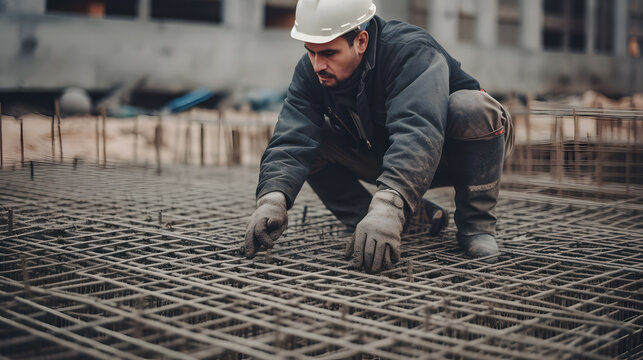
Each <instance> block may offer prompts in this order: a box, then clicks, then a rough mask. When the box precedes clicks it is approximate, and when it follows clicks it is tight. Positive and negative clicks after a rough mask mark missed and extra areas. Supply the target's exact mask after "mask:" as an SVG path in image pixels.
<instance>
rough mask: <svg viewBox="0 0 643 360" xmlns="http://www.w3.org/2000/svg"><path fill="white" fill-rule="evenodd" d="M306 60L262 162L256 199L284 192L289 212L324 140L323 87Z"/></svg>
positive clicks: (301, 63)
mask: <svg viewBox="0 0 643 360" xmlns="http://www.w3.org/2000/svg"><path fill="white" fill-rule="evenodd" d="M310 67H311V65H310V61H309V60H308V58H307V56H304V57H303V58H302V59H301V60H300V61H299V63H298V64H297V67H296V68H295V73H294V75H293V78H292V81H291V83H290V86H289V88H288V91H287V95H286V100H285V101H284V104H283V107H282V109H281V112H280V113H279V118H278V120H277V125H276V126H275V131H274V134H273V136H272V138H271V140H270V142H269V143H268V147H267V148H266V150H265V152H264V154H263V156H262V158H261V168H260V172H259V184H258V186H257V193H256V195H257V198H259V197H261V196H262V195H264V194H266V193H269V192H272V191H281V192H282V193H284V195H286V202H287V205H288V208H290V207H291V206H292V204H293V202H294V201H295V198H296V197H297V194H298V193H299V190H301V187H302V185H303V184H304V182H305V181H306V179H307V177H308V173H309V170H310V164H311V162H312V161H313V160H314V158H315V156H316V154H317V149H318V148H319V145H320V144H321V141H322V137H323V132H322V130H323V124H324V119H323V115H322V114H323V113H322V110H321V105H320V104H321V102H322V101H323V100H322V99H323V96H322V93H321V86H320V85H319V84H318V83H317V82H316V79H315V78H314V74H312V72H311V71H310Z"/></svg>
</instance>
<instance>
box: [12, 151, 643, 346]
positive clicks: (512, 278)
mask: <svg viewBox="0 0 643 360" xmlns="http://www.w3.org/2000/svg"><path fill="white" fill-rule="evenodd" d="M255 184H256V172H255V171H254V170H252V169H246V168H229V169H196V168H191V167H171V168H167V169H164V173H163V175H162V176H157V175H156V173H155V171H154V170H153V169H146V168H143V167H130V166H126V165H123V164H119V165H118V166H113V165H112V166H108V167H107V168H98V167H94V166H90V165H83V164H81V165H80V166H77V167H76V166H72V165H52V164H46V163H37V164H35V166H34V176H33V177H32V176H31V172H30V169H29V168H24V169H16V170H13V171H11V170H3V171H0V203H1V204H2V206H3V208H2V209H0V239H1V244H2V245H1V247H0V248H1V249H2V251H1V252H0V304H1V306H0V324H1V325H0V355H2V356H7V357H11V358H31V357H41V356H43V355H46V356H47V357H48V358H52V359H58V358H70V357H86V358H114V357H118V358H128V359H130V358H131V359H141V358H159V357H164V358H186V359H187V358H266V359H267V358H275V357H279V358H307V357H321V358H327V359H338V358H350V357H356V358H429V357H430V358H476V359H495V358H525V359H542V358H561V359H564V358H574V359H576V358H587V359H600V358H640V357H641V356H642V355H643V292H642V291H641V290H642V282H643V280H642V279H643V277H642V276H641V273H643V262H642V261H641V260H642V258H643V236H641V235H642V234H643V221H642V220H643V212H641V209H642V207H643V192H641V191H637V192H636V195H633V196H629V197H627V198H618V199H616V200H604V199H601V200H590V199H572V198H562V197H557V196H551V195H548V193H549V192H551V189H547V190H548V191H540V190H533V189H532V190H531V191H529V192H526V191H508V190H504V191H503V192H502V194H501V200H500V203H499V207H498V210H497V212H498V214H499V215H500V216H499V217H500V222H499V236H498V240H499V245H500V248H501V251H502V255H501V256H500V261H499V262H498V263H497V264H494V265H489V264H485V263H483V262H480V261H475V260H471V259H469V258H467V257H466V256H465V255H464V254H463V253H462V251H461V250H460V249H459V248H458V247H457V246H456V244H455V241H454V238H455V230H456V229H455V226H454V225H450V226H449V228H448V229H447V230H446V231H445V232H443V233H442V234H441V235H439V236H438V237H433V238H430V237H428V235H427V233H428V231H427V229H425V228H424V227H423V226H421V225H419V224H415V225H412V226H411V228H410V229H409V231H408V232H407V233H406V234H405V236H404V240H403V248H402V250H403V253H402V262H401V263H400V264H398V266H397V268H396V269H393V270H390V271H387V272H384V273H382V274H380V275H369V274H365V273H363V272H360V271H355V270H351V269H349V268H348V262H347V261H346V260H345V259H344V257H343V250H344V243H343V240H342V239H341V236H340V235H339V234H340V233H341V232H342V230H343V228H342V227H341V225H340V224H339V223H338V222H337V221H336V220H335V219H334V218H333V217H332V215H331V214H330V213H329V212H328V211H327V210H326V209H325V208H324V207H323V205H322V204H321V203H320V202H319V200H318V199H317V198H316V197H315V196H314V195H313V194H312V192H311V191H310V189H308V188H306V187H305V188H304V190H303V191H302V194H301V195H300V197H299V198H298V200H297V203H296V204H295V206H294V207H293V208H292V209H291V210H290V225H289V228H288V230H287V232H286V233H285V235H284V236H283V238H282V239H281V240H279V241H278V242H277V243H276V246H275V248H274V249H273V250H272V251H271V252H270V253H267V254H266V253H260V254H259V255H258V257H256V258H255V259H254V260H246V259H244V258H243V257H242V256H241V255H240V254H239V250H238V249H239V245H240V244H241V241H242V238H243V234H244V230H245V223H246V221H247V219H248V217H249V215H250V214H251V213H252V211H253V210H254V188H255ZM638 190H640V189H638ZM429 196H430V197H431V198H432V199H433V200H435V201H437V202H439V203H441V204H443V205H446V206H447V207H448V208H449V209H450V210H453V204H452V202H451V198H452V192H451V191H450V190H446V189H439V190H437V191H431V192H430V194H429ZM10 213H11V216H9V214H10ZM9 218H11V219H9Z"/></svg>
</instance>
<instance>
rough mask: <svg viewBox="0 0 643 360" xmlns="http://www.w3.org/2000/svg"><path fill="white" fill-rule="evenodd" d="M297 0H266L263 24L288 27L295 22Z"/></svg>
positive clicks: (270, 26)
mask: <svg viewBox="0 0 643 360" xmlns="http://www.w3.org/2000/svg"><path fill="white" fill-rule="evenodd" d="M296 7H297V0H266V7H265V9H264V26H265V27H266V28H280V29H290V28H292V26H293V25H294V24H295V8H296Z"/></svg>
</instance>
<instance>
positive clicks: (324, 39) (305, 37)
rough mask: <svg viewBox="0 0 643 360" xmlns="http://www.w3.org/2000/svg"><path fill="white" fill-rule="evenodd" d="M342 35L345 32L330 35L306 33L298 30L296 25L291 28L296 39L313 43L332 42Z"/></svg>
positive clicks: (291, 32)
mask: <svg viewBox="0 0 643 360" xmlns="http://www.w3.org/2000/svg"><path fill="white" fill-rule="evenodd" d="M349 31H350V30H349ZM347 32H348V31H347ZM342 35H343V34H335V35H328V36H318V35H309V34H304V33H301V32H299V31H297V29H296V28H295V27H294V26H293V27H292V30H290V37H291V38H293V39H295V40H299V41H303V42H308V43H313V44H325V43H327V42H331V41H333V40H335V39H337V38H338V37H340V36H342Z"/></svg>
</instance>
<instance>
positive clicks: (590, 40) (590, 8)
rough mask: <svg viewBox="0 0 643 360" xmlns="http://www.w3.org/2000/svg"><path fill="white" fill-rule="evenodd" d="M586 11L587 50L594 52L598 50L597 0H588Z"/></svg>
mask: <svg viewBox="0 0 643 360" xmlns="http://www.w3.org/2000/svg"><path fill="white" fill-rule="evenodd" d="M586 1H587V4H586V5H587V7H586V12H585V52H586V53H587V54H593V53H594V52H595V51H596V0H586Z"/></svg>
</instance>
